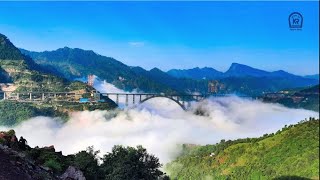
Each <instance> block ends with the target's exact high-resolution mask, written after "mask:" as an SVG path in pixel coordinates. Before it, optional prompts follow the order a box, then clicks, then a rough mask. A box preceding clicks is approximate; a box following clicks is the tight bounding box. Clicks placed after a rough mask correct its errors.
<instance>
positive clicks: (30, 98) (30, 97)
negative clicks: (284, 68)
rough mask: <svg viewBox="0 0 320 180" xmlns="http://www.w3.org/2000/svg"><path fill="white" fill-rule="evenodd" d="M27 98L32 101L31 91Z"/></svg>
mask: <svg viewBox="0 0 320 180" xmlns="http://www.w3.org/2000/svg"><path fill="white" fill-rule="evenodd" d="M29 100H30V101H32V93H29Z"/></svg>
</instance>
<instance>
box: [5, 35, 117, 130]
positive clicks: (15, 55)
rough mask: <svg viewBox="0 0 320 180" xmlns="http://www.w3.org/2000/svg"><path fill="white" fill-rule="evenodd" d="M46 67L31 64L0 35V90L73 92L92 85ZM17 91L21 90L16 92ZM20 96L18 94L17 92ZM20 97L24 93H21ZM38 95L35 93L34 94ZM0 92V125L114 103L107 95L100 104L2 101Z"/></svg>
mask: <svg viewBox="0 0 320 180" xmlns="http://www.w3.org/2000/svg"><path fill="white" fill-rule="evenodd" d="M54 72H55V71H54V70H49V69H48V66H42V65H39V64H37V63H35V62H34V61H33V60H32V59H31V58H30V57H29V56H26V55H23V54H22V53H21V52H20V50H19V49H18V48H16V47H15V46H14V45H13V44H12V43H11V42H10V40H9V39H8V38H7V37H6V36H4V35H2V34H0V92H1V91H12V92H14V93H18V92H77V93H83V94H88V93H90V92H91V91H94V88H92V87H90V86H88V85H87V84H85V83H82V82H79V81H70V80H68V79H66V78H63V77H59V76H57V75H55V74H52V73H54ZM20 94H21V93H20ZM21 96H22V95H21ZM24 96H28V95H26V94H24ZM38 96H39V94H38ZM3 97H4V94H3V93H0V109H1V111H0V125H7V126H10V125H15V124H17V123H19V122H21V121H24V120H27V119H28V118H31V117H34V116H50V117H57V116H59V117H63V118H64V119H65V118H66V117H67V113H66V112H69V111H82V110H95V109H112V108H115V107H116V106H117V105H116V104H115V103H114V102H113V101H111V100H110V99H109V98H107V97H103V98H104V100H106V102H104V103H100V104H91V103H88V104H85V103H83V104H80V103H78V102H71V101H68V99H67V98H65V99H63V100H64V101H68V102H53V101H50V100H48V101H46V102H41V101H40V102H21V101H20V99H15V100H10V101H9V100H5V101H3V100H2V99H3Z"/></svg>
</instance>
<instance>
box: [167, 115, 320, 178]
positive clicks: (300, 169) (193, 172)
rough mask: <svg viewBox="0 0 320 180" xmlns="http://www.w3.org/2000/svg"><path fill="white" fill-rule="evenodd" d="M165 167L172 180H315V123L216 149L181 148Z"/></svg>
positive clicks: (316, 157) (306, 123) (230, 143)
mask: <svg viewBox="0 0 320 180" xmlns="http://www.w3.org/2000/svg"><path fill="white" fill-rule="evenodd" d="M184 149H185V151H184V153H182V155H181V156H180V157H178V158H177V159H176V160H175V161H173V162H171V163H170V164H168V165H167V166H166V169H167V171H168V172H169V174H170V177H172V178H173V179H206V178H207V179H273V178H275V179H277V178H278V179H281V178H284V177H287V178H288V177H302V178H315V179H318V178H319V119H313V118H311V119H310V120H309V121H307V122H305V121H303V122H301V123H299V124H297V125H290V126H288V127H287V126H285V127H284V128H283V129H282V130H281V131H280V130H279V131H278V132H276V133H275V134H265V135H264V136H263V137H260V138H247V139H240V140H236V141H225V140H222V141H221V142H220V143H218V144H216V145H207V146H186V145H185V146H184Z"/></svg>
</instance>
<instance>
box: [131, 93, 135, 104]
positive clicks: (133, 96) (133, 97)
mask: <svg viewBox="0 0 320 180" xmlns="http://www.w3.org/2000/svg"><path fill="white" fill-rule="evenodd" d="M134 99H135V95H134V94H133V95H132V103H133V104H135V102H134Z"/></svg>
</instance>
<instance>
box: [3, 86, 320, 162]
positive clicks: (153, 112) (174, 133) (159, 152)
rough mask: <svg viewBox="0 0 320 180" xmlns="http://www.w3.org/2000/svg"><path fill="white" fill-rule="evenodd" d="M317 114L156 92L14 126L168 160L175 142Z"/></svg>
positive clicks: (42, 140)
mask: <svg viewBox="0 0 320 180" xmlns="http://www.w3.org/2000/svg"><path fill="white" fill-rule="evenodd" d="M97 88H98V89H99V90H100V91H103V92H120V91H121V90H119V89H117V88H116V87H114V86H113V85H111V84H108V83H107V82H103V81H102V82H100V83H99V86H97ZM196 109H201V111H203V112H205V116H199V115H195V114H194V111H195V110H196ZM318 116H319V115H318V113H317V112H313V111H308V110H302V109H289V108H286V107H283V106H281V105H277V104H267V103H263V102H260V101H258V100H250V99H243V98H239V97H236V96H232V97H220V98H209V99H207V100H205V101H202V102H193V103H192V105H191V110H190V111H183V110H182V109H181V107H180V106H179V105H177V104H176V103H175V102H173V101H171V100H169V99H165V98H154V99H151V100H149V101H146V102H145V103H143V104H141V105H138V106H136V107H135V108H129V109H124V110H114V111H99V110H97V111H92V112H88V111H84V112H76V113H73V114H71V118H70V120H69V121H68V122H66V123H64V124H62V123H61V121H58V120H57V119H54V118H49V117H35V118H31V119H29V120H27V121H25V122H23V123H21V124H19V125H18V126H16V127H14V129H15V131H16V133H17V135H18V136H23V137H24V138H26V139H27V140H28V144H29V145H30V146H40V147H41V146H49V145H54V146H55V148H56V150H58V151H62V152H63V154H71V153H76V152H78V151H80V150H84V149H86V147H88V146H91V145H93V146H94V148H95V149H97V150H100V151H101V152H102V153H106V152H110V150H111V148H112V147H113V146H114V145H125V146H137V145H142V146H143V147H145V148H147V150H148V152H150V153H152V154H155V155H156V156H157V157H159V158H160V161H161V162H162V163H166V162H168V161H170V160H172V159H173V158H174V157H175V156H176V155H177V154H178V153H179V151H180V149H179V148H178V147H180V146H177V145H178V144H182V143H188V144H214V143H217V142H219V141H220V140H221V139H226V140H228V139H238V138H245V137H259V136H262V135H263V134H265V133H272V132H276V131H277V130H279V129H281V128H282V127H283V126H284V125H289V124H295V123H297V122H299V121H300V120H303V119H305V118H308V117H318ZM8 129H9V128H8V127H0V130H8Z"/></svg>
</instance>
